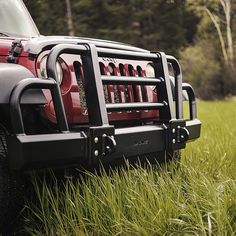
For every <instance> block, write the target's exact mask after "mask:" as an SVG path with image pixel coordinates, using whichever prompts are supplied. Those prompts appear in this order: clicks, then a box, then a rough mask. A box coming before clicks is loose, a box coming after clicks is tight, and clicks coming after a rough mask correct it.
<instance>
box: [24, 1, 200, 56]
mask: <svg viewBox="0 0 236 236" xmlns="http://www.w3.org/2000/svg"><path fill="white" fill-rule="evenodd" d="M66 2H68V0H67V1H66ZM25 3H26V5H27V6H28V8H29V10H30V12H31V14H32V15H33V18H34V19H35V21H36V24H37V25H38V27H39V30H40V32H41V33H42V34H45V35H50V34H60V35H61V34H64V35H68V34H69V32H70V31H71V30H69V29H68V27H67V26H68V24H67V23H66V18H67V13H68V11H67V10H66V9H67V8H66V5H65V2H64V1H59V0H54V1H52V0H49V1H46V0H36V1H30V0H25ZM70 3H71V7H72V16H73V29H74V32H75V35H77V36H84V37H93V38H102V39H109V40H115V41H121V42H125V43H130V44H133V45H136V46H140V47H143V48H147V49H150V50H164V51H166V52H167V53H174V54H175V55H177V53H178V48H180V47H183V46H184V45H185V44H186V43H188V42H191V41H192V40H193V37H194V34H195V33H196V16H194V15H193V14H191V13H190V11H188V10H187V8H186V4H185V0H184V1H183V0H175V1H172V0H135V1H134V0H132V1H128V0H123V1H121V0H115V1H113V0H80V1H76V0H70ZM55 6H56V7H55ZM49 11H50V12H49ZM189 25H191V27H186V26H189Z"/></svg>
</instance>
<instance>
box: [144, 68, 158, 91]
mask: <svg viewBox="0 0 236 236" xmlns="http://www.w3.org/2000/svg"><path fill="white" fill-rule="evenodd" d="M146 76H147V77H150V78H155V69H154V67H153V66H152V65H151V64H149V63H148V64H147V66H146ZM150 87H151V88H152V90H155V89H156V86H155V85H153V86H150Z"/></svg>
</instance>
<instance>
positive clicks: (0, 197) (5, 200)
mask: <svg viewBox="0 0 236 236" xmlns="http://www.w3.org/2000/svg"><path fill="white" fill-rule="evenodd" d="M22 180H23V178H22V176H20V175H18V174H16V173H14V172H12V171H10V169H9V165H8V160H7V149H6V143H5V136H4V135H3V134H2V133H0V234H1V233H2V234H4V235H9V234H10V233H11V232H12V231H13V229H14V227H15V226H16V219H17V216H18V214H19V212H20V210H21V209H22V206H23V194H24V185H23V181H22Z"/></svg>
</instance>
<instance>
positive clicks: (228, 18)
mask: <svg viewBox="0 0 236 236" xmlns="http://www.w3.org/2000/svg"><path fill="white" fill-rule="evenodd" d="M188 3H189V5H190V7H191V8H192V9H194V10H195V12H196V13H197V14H199V15H201V16H202V21H201V23H200V24H199V29H200V31H201V32H200V33H202V32H205V35H204V37H205V38H208V40H211V41H212V42H209V43H213V44H216V47H220V49H221V50H220V51H221V55H217V53H218V52H217V51H218V50H216V52H215V56H216V57H217V56H218V59H219V61H220V62H221V64H222V67H223V69H224V72H223V70H222V80H223V81H224V87H225V89H224V91H225V95H227V94H230V93H231V94H236V88H235V87H236V78H235V72H236V69H235V55H234V40H235V35H233V27H235V14H234V12H235V10H236V2H235V1H232V0H189V1H188ZM211 25H213V26H214V28H215V30H213V28H211ZM212 35H214V36H212ZM215 37H217V38H218V40H217V41H216V42H215ZM217 44H218V45H217ZM225 77H226V78H225Z"/></svg>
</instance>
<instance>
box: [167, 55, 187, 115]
mask: <svg viewBox="0 0 236 236" xmlns="http://www.w3.org/2000/svg"><path fill="white" fill-rule="evenodd" d="M166 58H167V61H168V62H170V63H171V64H172V66H173V69H174V73H175V101H176V118H177V119H183V91H182V71H181V67H180V64H179V62H178V60H177V59H176V58H175V57H173V56H170V55H167V56H166Z"/></svg>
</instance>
